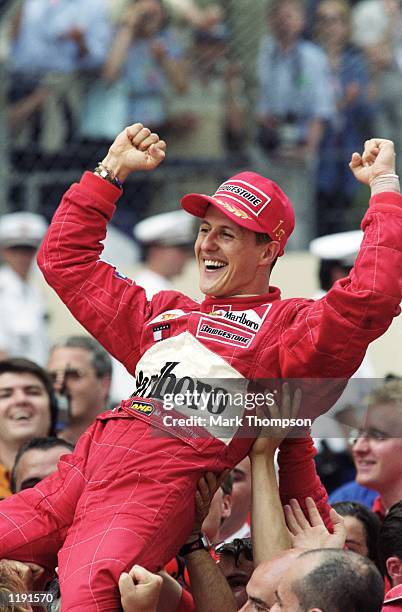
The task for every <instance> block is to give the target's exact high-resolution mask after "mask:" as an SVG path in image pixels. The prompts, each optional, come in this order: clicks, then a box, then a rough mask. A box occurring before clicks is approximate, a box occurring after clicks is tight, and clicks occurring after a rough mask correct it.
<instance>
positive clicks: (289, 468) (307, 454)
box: [0, 173, 402, 612]
mask: <svg viewBox="0 0 402 612" xmlns="http://www.w3.org/2000/svg"><path fill="white" fill-rule="evenodd" d="M119 195H120V191H119V190H118V189H117V188H116V187H114V186H113V185H110V184H109V183H107V182H106V181H104V180H103V179H101V178H99V177H98V176H96V175H93V174H91V173H85V174H84V176H83V178H82V179H81V182H80V183H79V184H75V185H73V186H72V187H71V188H70V189H69V191H68V192H67V193H66V194H65V196H64V198H63V200H62V203H61V205H60V207H59V209H58V210H57V212H56V214H55V216H54V219H53V221H52V224H51V226H50V228H49V231H48V234H47V236H46V238H45V241H44V242H43V244H42V247H41V250H40V254H39V258H38V261H39V264H40V266H41V269H42V271H43V274H44V275H45V277H46V279H47V281H48V282H49V284H50V285H51V286H52V287H53V288H54V289H55V290H56V291H57V293H58V294H59V295H60V297H61V299H62V300H63V301H64V303H65V304H66V306H67V307H68V308H69V310H70V311H71V312H72V314H73V315H74V316H75V317H76V318H77V319H78V320H79V321H80V322H81V323H82V324H83V325H84V326H85V327H86V328H87V330H88V331H89V332H90V333H91V334H92V335H93V336H94V337H95V338H97V339H98V340H99V341H100V342H101V343H102V344H103V346H104V347H105V348H106V349H107V350H108V351H109V352H110V353H111V354H112V355H114V356H115V357H116V358H117V359H119V360H120V361H121V362H122V363H123V364H124V365H125V366H126V368H127V370H128V371H129V372H131V373H133V374H134V376H135V384H133V387H134V388H133V392H134V393H133V397H132V398H130V399H129V400H127V401H125V402H122V404H121V405H120V406H119V407H118V408H117V409H114V410H113V411H109V412H107V413H104V414H103V415H100V417H98V419H97V420H96V422H95V423H94V424H93V425H92V426H91V427H90V428H89V429H88V430H87V432H86V433H85V434H84V435H83V436H82V437H81V438H80V440H79V442H78V445H77V448H76V450H75V452H74V453H73V454H71V455H67V456H65V457H64V458H62V460H61V461H60V464H59V469H58V473H56V474H55V475H52V476H50V477H48V478H47V479H45V480H44V481H42V483H39V484H38V485H37V486H36V487H34V488H33V489H30V490H26V491H24V492H22V493H20V494H18V495H17V496H13V497H12V498H10V499H8V500H5V501H3V502H1V504H0V516H1V524H0V556H1V557H10V558H14V559H21V560H25V561H29V560H31V561H36V562H37V563H42V564H43V565H45V566H46V567H49V568H50V567H51V566H52V564H54V563H55V554H56V553H57V551H58V550H59V548H60V547H61V550H60V552H59V559H58V565H59V574H60V582H61V589H62V600H63V610H84V609H85V610H86V611H90V612H92V610H93V611H95V610H115V609H118V601H119V597H118V590H117V587H116V583H117V580H118V577H119V575H120V573H121V572H122V571H124V570H127V569H128V568H130V567H131V565H132V564H133V563H134V562H136V563H140V564H143V565H145V566H147V567H148V568H149V569H151V570H154V569H156V567H157V566H159V565H163V564H164V563H166V562H167V561H168V560H169V559H170V558H172V556H173V555H174V554H175V552H176V551H177V549H178V548H179V546H180V544H181V543H182V542H183V541H184V540H185V538H186V536H187V534H188V533H189V531H190V529H191V525H192V520H193V514H194V497H193V494H194V489H195V486H196V482H197V480H198V478H199V476H200V475H201V474H203V473H204V472H205V471H206V470H212V471H215V472H218V471H221V470H222V469H223V468H225V467H232V466H234V465H235V464H236V463H237V462H238V461H240V460H241V459H242V458H243V457H244V456H245V454H246V453H247V452H248V450H249V448H250V446H251V444H252V439H251V438H252V436H253V435H254V434H255V431H254V430H253V427H250V428H249V430H247V428H246V433H245V431H244V430H245V428H244V427H242V425H243V423H242V416H244V412H245V409H244V405H240V406H239V405H232V404H230V402H229V405H228V404H227V403H225V402H223V403H222V402H221V401H220V399H219V398H220V397H221V396H219V393H221V394H222V393H223V392H226V391H229V395H230V394H232V396H234V393H235V392H237V391H239V392H244V383H245V381H248V380H253V381H255V380H259V379H265V380H266V379H268V380H273V379H280V378H287V379H295V378H298V379H307V378H308V379H311V380H313V383H312V384H311V385H310V391H312V393H311V398H312V399H311V398H310V399H309V411H310V414H312V415H314V416H317V415H318V414H320V413H322V412H325V411H326V409H327V408H328V407H329V406H328V401H329V398H330V396H331V394H332V395H333V393H332V391H328V388H327V386H326V384H323V385H322V386H321V385H318V384H317V382H316V380H314V379H331V380H332V379H343V378H348V377H350V376H351V375H352V374H353V372H354V371H355V370H356V369H357V368H358V366H359V365H360V363H361V361H362V359H363V357H364V354H365V352H366V349H367V346H368V345H369V343H370V342H371V341H373V340H374V339H376V338H378V336H380V335H381V334H382V333H384V332H385V330H386V329H387V328H388V327H389V325H390V323H391V321H392V318H393V317H394V316H396V315H398V314H399V312H400V307H399V304H400V301H401V289H402V288H401V279H402V252H401V251H402V207H401V205H402V197H401V196H399V195H398V194H394V193H384V194H381V195H378V196H376V197H374V198H372V199H371V202H370V208H369V210H368V212H367V213H366V215H365V217H364V220H363V223H362V227H363V229H364V230H365V235H364V240H363V243H362V247H361V249H360V253H359V256H358V258H357V261H356V264H355V267H354V269H353V270H352V272H351V274H350V276H348V277H347V278H344V279H342V280H340V281H338V282H337V283H336V284H335V285H334V287H333V288H332V289H331V290H330V291H329V292H328V293H327V294H326V295H325V297H323V298H322V299H321V300H318V301H312V300H307V299H289V300H281V299H280V292H279V290H278V289H276V288H274V287H272V288H271V289H270V291H269V293H267V294H266V295H259V296H253V297H234V298H219V299H215V298H213V297H206V299H205V300H204V301H203V302H202V303H201V304H200V303H198V302H196V301H194V300H192V299H190V298H189V297H186V296H184V295H183V294H181V293H178V292H175V291H168V292H161V293H159V294H157V295H156V296H154V297H153V299H152V300H151V301H147V299H146V296H145V291H144V290H143V289H142V288H141V287H138V286H137V285H136V284H135V283H134V282H133V281H132V280H130V279H129V278H126V277H124V276H122V275H121V274H120V273H119V272H118V271H116V269H115V268H114V267H113V266H111V265H109V264H108V263H106V262H104V261H102V260H100V259H99V257H100V254H101V251H102V244H101V241H102V240H103V239H104V237H105V233H106V224H107V221H109V219H110V218H111V216H112V214H113V211H114V208H115V204H114V203H115V201H116V200H117V198H118V196H119ZM188 390H190V391H193V392H194V390H198V391H199V392H200V393H202V394H203V395H202V398H204V397H205V398H208V401H207V400H205V401H204V400H203V402H204V403H203V404H202V406H201V405H200V404H197V403H191V402H190V403H189V402H187V403H186V402H185V403H184V404H183V403H179V402H177V400H176V399H175V402H174V406H173V409H172V410H170V409H169V410H167V409H166V405H165V399H166V397H169V398H171V397H173V396H174V397H175V398H176V396H177V395H178V394H180V393H184V392H185V391H188ZM338 390H339V389H338ZM214 393H215V395H214ZM200 397H201V395H200ZM217 397H218V400H217V401H215V400H216V398H217ZM226 397H227V396H226ZM211 398H212V400H211ZM332 399H334V398H333V397H332ZM169 408H171V406H169ZM212 416H213V417H214V418H212ZM217 416H220V417H222V420H221V421H216V418H217ZM167 417H169V418H167ZM194 417H198V418H197V419H195V418H194ZM173 419H176V421H174V420H173ZM179 419H182V420H181V421H179ZM313 454H314V451H313V448H312V445H311V441H310V440H309V439H306V438H299V439H287V440H285V441H284V442H283V443H282V445H281V451H280V453H279V464H280V474H282V476H284V477H283V478H281V479H280V489H281V495H282V499H283V501H284V502H286V501H287V500H288V499H289V497H290V496H293V497H299V500H300V501H302V498H304V497H306V496H307V495H311V496H313V497H314V498H315V500H316V502H317V503H318V505H319V506H320V508H321V509H323V508H325V504H326V494H325V490H324V489H323V487H322V486H321V485H320V483H319V481H317V478H316V474H315V472H314V469H313V468H311V467H310V468H308V469H307V470H304V471H303V470H300V469H299V467H298V466H299V461H298V459H299V458H304V459H305V460H306V459H308V460H310V459H311V457H312V456H313ZM301 463H303V462H301ZM33 509H34V511H33Z"/></svg>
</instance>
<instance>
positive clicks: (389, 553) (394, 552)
mask: <svg viewBox="0 0 402 612" xmlns="http://www.w3.org/2000/svg"><path fill="white" fill-rule="evenodd" d="M378 553H379V557H380V563H381V569H382V570H383V571H384V573H385V574H386V575H387V576H388V578H389V579H390V580H391V576H390V575H389V574H388V572H387V559H389V558H390V557H398V559H401V561H402V500H401V501H399V502H397V503H396V504H394V505H393V506H392V507H391V509H390V511H389V512H388V514H387V516H386V517H385V519H384V522H383V524H382V525H381V529H380V535H379V539H378Z"/></svg>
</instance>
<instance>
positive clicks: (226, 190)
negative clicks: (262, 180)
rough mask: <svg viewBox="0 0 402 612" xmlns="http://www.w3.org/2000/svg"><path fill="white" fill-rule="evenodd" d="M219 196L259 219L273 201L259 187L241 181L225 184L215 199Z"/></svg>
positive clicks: (217, 192) (219, 189)
mask: <svg viewBox="0 0 402 612" xmlns="http://www.w3.org/2000/svg"><path fill="white" fill-rule="evenodd" d="M219 194H221V196H222V197H224V196H225V197H226V198H230V199H231V200H233V201H235V202H237V203H238V204H240V205H241V206H242V207H244V208H246V209H247V210H249V211H250V212H251V213H252V214H253V215H255V216H257V217H258V215H259V214H260V213H261V211H262V210H263V209H264V208H265V207H266V205H267V204H268V202H270V201H271V198H270V197H269V196H268V195H267V194H266V193H264V192H263V191H261V190H260V189H258V187H255V186H254V185H251V184H250V183H248V182H246V181H240V180H239V181H233V180H232V181H230V182H226V183H223V184H222V185H221V186H220V187H219V188H218V190H217V191H216V194H215V197H216V196H219Z"/></svg>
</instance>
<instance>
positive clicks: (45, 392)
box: [0, 358, 56, 497]
mask: <svg viewBox="0 0 402 612" xmlns="http://www.w3.org/2000/svg"><path fill="white" fill-rule="evenodd" d="M55 420H56V405H55V401H54V396H53V393H52V383H51V380H50V378H49V377H48V375H47V373H46V372H45V370H43V369H42V368H41V367H40V366H38V365H37V364H36V363H34V362H33V361H29V360H28V359H22V358H14V359H4V360H3V361H0V472H1V486H0V497H7V496H8V495H10V494H11V489H10V479H9V473H10V472H11V469H12V467H13V465H14V460H15V457H16V455H17V453H18V451H19V449H20V448H21V446H22V445H23V444H25V443H26V442H28V441H29V440H31V439H32V438H35V437H37V436H47V435H49V434H50V433H51V432H53V429H54V425H55Z"/></svg>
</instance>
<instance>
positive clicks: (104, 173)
mask: <svg viewBox="0 0 402 612" xmlns="http://www.w3.org/2000/svg"><path fill="white" fill-rule="evenodd" d="M94 173H95V174H97V175H98V176H100V177H101V178H103V179H105V181H107V182H108V183H110V184H111V185H114V186H115V187H118V188H119V189H123V184H122V182H121V181H119V179H118V178H117V176H115V175H114V173H113V172H112V171H111V170H109V169H108V168H106V167H105V166H104V165H103V164H102V162H99V163H98V165H97V166H96V168H95V170H94Z"/></svg>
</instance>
